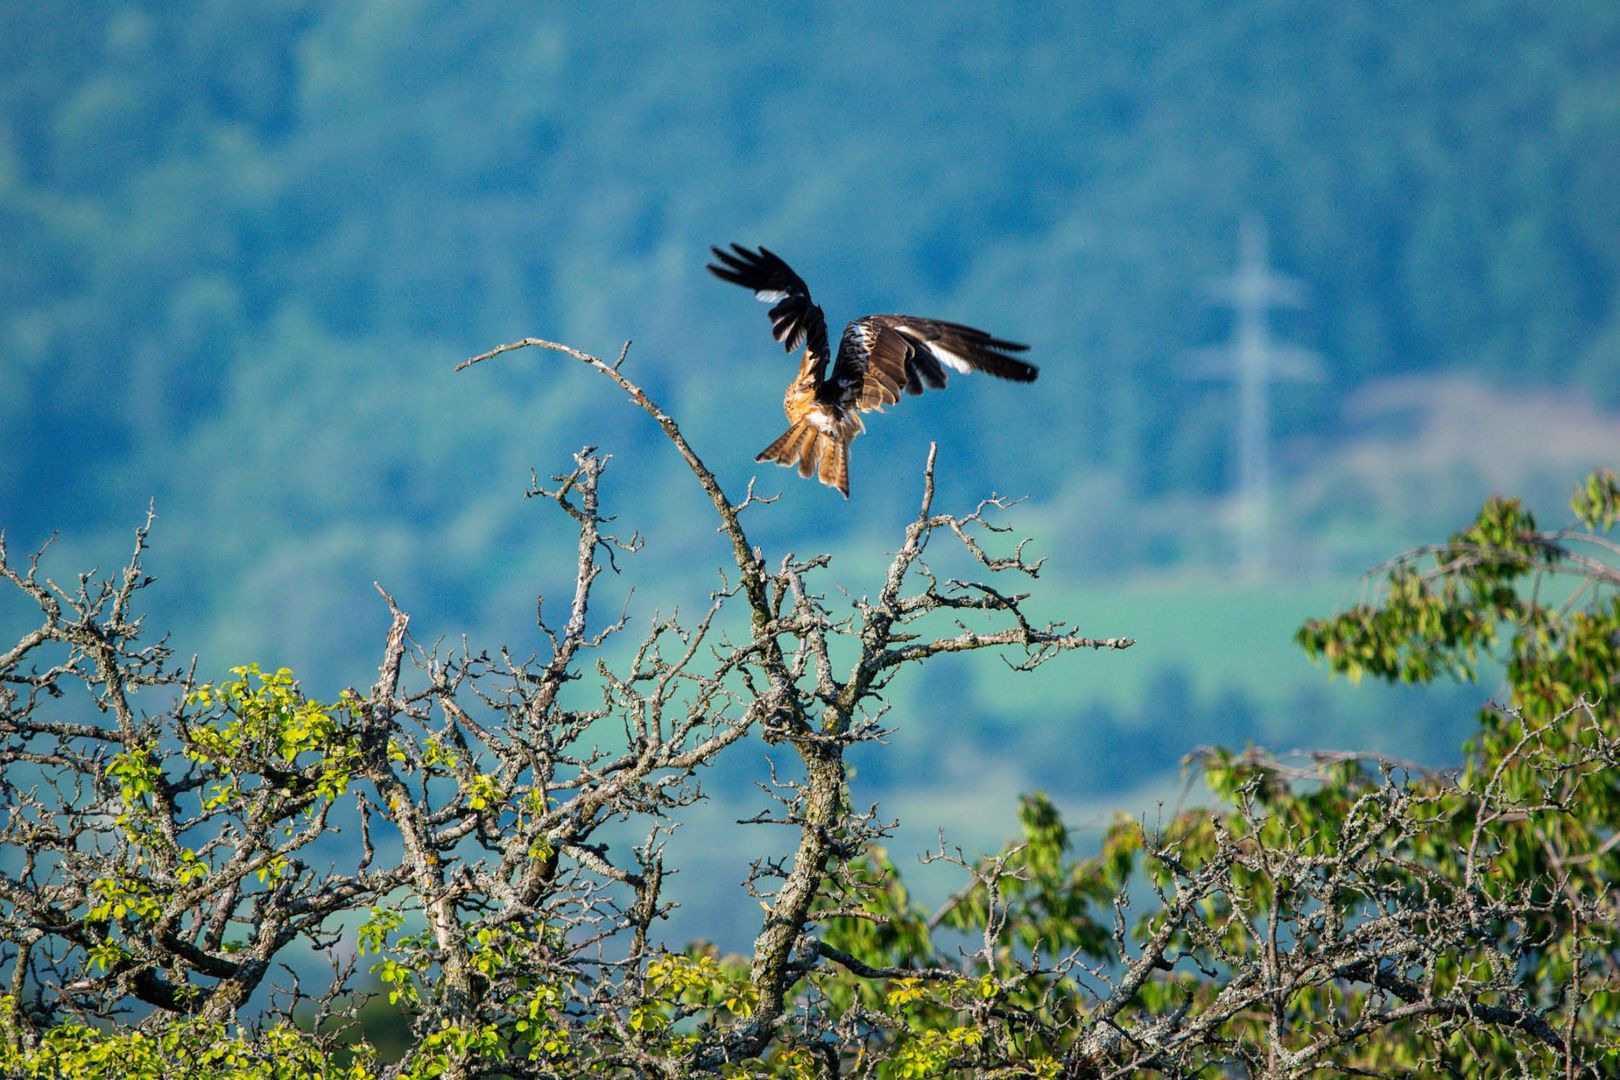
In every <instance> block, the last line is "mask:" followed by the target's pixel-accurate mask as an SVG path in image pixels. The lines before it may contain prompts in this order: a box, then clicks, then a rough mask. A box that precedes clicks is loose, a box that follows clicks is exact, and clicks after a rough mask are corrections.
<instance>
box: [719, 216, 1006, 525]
mask: <svg viewBox="0 0 1620 1080" xmlns="http://www.w3.org/2000/svg"><path fill="white" fill-rule="evenodd" d="M709 250H711V251H713V252H714V257H715V259H716V260H717V262H713V263H710V264H709V271H710V272H711V273H712V274H714V276H715V277H717V278H719V279H721V280H722V281H729V282H732V283H733V284H736V285H741V286H743V287H744V288H746V289H752V290H754V296H755V297H757V298H758V299H760V300H763V301H765V302H766V303H770V304H774V305H775V306H774V307H772V308H771V311H770V315H771V331H772V333H774V334H775V335H776V340H777V341H780V342H781V343H782V347H783V348H784V349H786V350H787V351H788V352H790V353H791V352H792V351H793V350H794V349H797V348H799V347H800V346H801V345H802V346H803V347H804V358H803V359H802V360H801V361H800V363H799V375H798V378H796V379H794V380H793V381H792V382H791V383H789V384H788V388H787V394H786V395H785V396H784V397H783V398H782V411H783V412H785V413H787V418H788V429H787V431H785V432H783V434H782V437H781V438H779V439H777V440H776V441H775V442H773V443H771V445H769V446H767V447H766V448H765V449H763V450H761V451H760V452H759V454H758V456H756V457H755V458H754V460H755V461H774V462H777V463H778V464H781V465H787V466H797V468H798V470H799V475H800V476H809V475H810V474H811V473H816V474H817V476H818V477H819V478H820V480H821V482H822V483H823V484H826V485H827V486H829V487H834V488H837V489H838V491H839V493H840V494H842V495H843V496H844V498H846V499H847V498H849V444H850V441H851V440H852V439H854V438H855V436H857V435H859V434H860V433H861V432H863V431H865V430H866V425H864V424H863V423H862V422H861V417H860V414H861V413H863V412H870V411H872V410H874V409H876V410H878V411H880V412H881V411H882V409H883V406H885V405H893V404H895V403H896V402H898V401H899V400H900V392H901V390H904V391H905V392H906V393H908V394H920V393H922V392H923V390H924V389H926V388H929V387H932V388H934V389H939V388H941V387H943V386H944V385H945V369H946V368H953V369H955V370H957V371H960V372H962V373H963V374H966V373H968V372H970V371H983V372H987V373H988V374H991V375H994V376H996V377H997V378H1001V379H1011V380H1013V381H1014V382H1034V381H1035V375H1036V368H1035V366H1034V365H1033V364H1028V363H1025V362H1024V361H1023V360H1020V359H1018V358H1017V357H1015V356H1011V355H1009V354H1010V353H1018V352H1023V351H1024V350H1025V349H1027V348H1029V346H1028V345H1020V344H1018V343H1017V342H1012V341H1002V340H1001V339H999V338H993V337H991V336H990V335H989V334H987V333H985V332H984V331H983V330H975V329H973V327H971V326H963V325H962V324H960V323H953V322H944V321H942V320H940V319H919V318H916V317H914V316H911V315H867V316H864V317H863V318H859V319H856V320H855V321H854V322H852V323H850V324H849V325H848V326H846V327H844V336H843V337H842V338H841V339H840V340H839V342H838V357H837V359H836V360H835V361H834V362H833V366H832V373H831V374H830V375H829V374H828V373H827V360H828V359H829V356H830V353H829V350H828V348H827V320H826V317H825V316H824V315H822V313H821V307H820V306H819V305H818V304H815V303H813V302H811V300H810V290H809V288H808V287H806V285H805V283H804V281H803V279H801V278H800V277H799V275H798V274H795V273H794V272H793V270H792V269H791V268H790V267H789V266H788V264H787V263H785V262H783V261H782V260H781V258H779V257H778V256H777V255H775V254H773V253H772V252H770V251H768V250H766V249H765V248H763V247H762V248H760V249H759V250H758V251H750V250H748V249H747V248H745V247H743V246H742V245H741V244H732V245H731V250H730V251H723V250H721V249H720V248H717V247H716V248H710V249H709Z"/></svg>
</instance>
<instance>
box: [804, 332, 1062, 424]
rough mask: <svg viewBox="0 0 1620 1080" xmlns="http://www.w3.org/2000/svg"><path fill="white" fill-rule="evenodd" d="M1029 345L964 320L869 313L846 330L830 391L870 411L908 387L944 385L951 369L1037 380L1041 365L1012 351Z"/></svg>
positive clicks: (915, 391) (893, 399) (897, 397)
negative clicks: (955, 321) (975, 327)
mask: <svg viewBox="0 0 1620 1080" xmlns="http://www.w3.org/2000/svg"><path fill="white" fill-rule="evenodd" d="M1028 348H1029V346H1028V345H1020V344H1018V343H1017V342H1015V341H1002V340H1001V339H1000V338H994V337H991V336H990V335H989V334H987V333H985V332H984V331H983V330H975V329H974V328H973V327H971V326H963V325H962V324H960V323H953V322H943V321H941V320H938V319H916V318H913V317H911V316H910V315H868V316H866V317H865V318H864V319H856V320H855V321H854V322H852V323H850V324H849V325H848V326H847V327H845V328H844V336H843V338H842V340H840V341H839V343H838V360H837V362H836V363H835V364H834V365H833V369H832V375H831V377H830V378H829V379H828V380H827V386H828V392H829V393H830V395H831V396H832V399H833V400H834V401H837V402H839V403H840V404H842V405H844V406H846V407H848V406H853V407H855V408H857V409H861V410H863V411H865V410H870V409H881V408H882V407H883V406H885V405H893V404H894V403H895V402H897V401H899V400H900V393H901V391H902V390H903V391H905V392H906V393H908V394H920V393H922V392H923V390H925V389H928V388H932V389H936V390H937V389H940V388H941V387H943V386H944V385H945V369H946V368H953V369H955V370H956V371H960V372H962V373H963V374H966V373H968V372H971V371H982V372H985V373H986V374H988V375H994V376H996V377H997V378H1000V379H1011V380H1013V381H1015V382H1034V381H1035V376H1036V375H1037V374H1038V373H1039V369H1037V368H1036V367H1035V365H1034V364H1030V363H1026V362H1025V361H1023V360H1020V359H1018V358H1017V357H1016V356H1010V355H1008V354H1009V353H1015V352H1023V351H1024V350H1025V349H1028Z"/></svg>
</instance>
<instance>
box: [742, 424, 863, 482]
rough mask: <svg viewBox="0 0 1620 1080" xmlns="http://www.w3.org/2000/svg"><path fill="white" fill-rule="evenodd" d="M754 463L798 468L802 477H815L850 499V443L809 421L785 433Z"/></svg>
mask: <svg viewBox="0 0 1620 1080" xmlns="http://www.w3.org/2000/svg"><path fill="white" fill-rule="evenodd" d="M754 460H755V461H774V462H776V463H777V464H778V465H786V466H788V467H789V468H797V469H798V470H799V475H800V476H809V475H811V474H812V473H815V474H816V475H817V476H818V477H819V478H820V480H821V482H822V483H823V484H826V485H827V486H828V487H833V488H837V489H838V493H839V494H840V495H842V496H843V497H844V498H846V499H847V498H849V439H848V438H839V437H838V436H836V435H828V434H826V433H824V432H821V431H819V430H817V429H816V426H815V424H814V423H812V422H811V421H810V420H808V419H806V420H800V421H799V422H798V423H797V424H794V425H793V426H792V427H790V428H788V429H787V430H786V431H784V432H783V433H782V434H781V436H780V437H779V438H778V439H777V440H776V441H775V442H773V443H771V445H769V446H767V447H766V448H765V449H763V450H761V451H760V452H759V454H758V455H756V456H755V458H754Z"/></svg>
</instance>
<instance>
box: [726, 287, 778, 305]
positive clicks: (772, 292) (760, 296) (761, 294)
mask: <svg viewBox="0 0 1620 1080" xmlns="http://www.w3.org/2000/svg"><path fill="white" fill-rule="evenodd" d="M732 295H733V296H735V295H737V294H736V293H732ZM787 298H788V294H787V292H786V290H784V289H755V290H754V299H755V300H759V301H761V302H762V303H766V304H774V303H776V301H778V300H786V299H787Z"/></svg>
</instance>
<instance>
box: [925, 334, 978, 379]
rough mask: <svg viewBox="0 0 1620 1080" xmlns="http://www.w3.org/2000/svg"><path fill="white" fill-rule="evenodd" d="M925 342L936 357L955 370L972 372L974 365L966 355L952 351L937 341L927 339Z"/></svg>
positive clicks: (964, 372)
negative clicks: (968, 360)
mask: <svg viewBox="0 0 1620 1080" xmlns="http://www.w3.org/2000/svg"><path fill="white" fill-rule="evenodd" d="M923 344H924V345H926V346H928V351H929V352H931V353H933V354H934V359H935V360H938V361H939V362H940V363H942V364H944V365H945V366H946V367H948V368H951V369H952V370H953V371H960V372H961V373H962V374H964V375H969V374H972V372H973V366H972V365H971V364H969V363H968V362H967V358H966V357H964V356H960V355H958V354H957V353H953V352H951V350H949V349H947V348H946V347H945V346H943V345H941V344H940V343H939V342H937V341H925V342H923Z"/></svg>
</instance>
